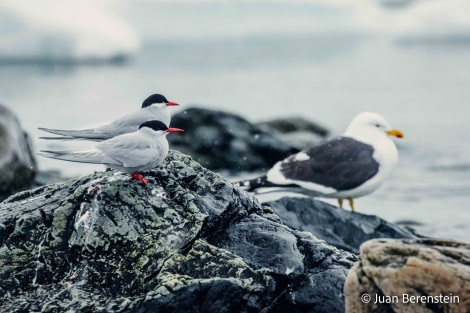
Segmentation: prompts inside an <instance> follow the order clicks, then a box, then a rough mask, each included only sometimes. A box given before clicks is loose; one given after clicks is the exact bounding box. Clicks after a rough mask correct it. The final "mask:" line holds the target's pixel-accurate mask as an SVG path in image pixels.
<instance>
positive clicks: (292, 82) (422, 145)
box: [0, 4, 470, 241]
mask: <svg viewBox="0 0 470 313" xmlns="http://www.w3.org/2000/svg"><path fill="white" fill-rule="evenodd" d="M147 5H150V4H147ZM152 5H155V4H152ZM170 9H171V10H176V9H175V7H171V8H170ZM281 9H282V8H281ZM281 9H279V8H277V9H276V10H274V13H272V14H274V15H276V14H278V11H279V10H281ZM139 10H140V11H136V10H134V11H133V10H131V11H129V12H128V15H129V17H128V18H129V19H131V20H132V19H134V20H140V23H141V24H142V25H140V26H139V24H138V23H137V24H136V25H137V28H139V27H140V28H142V29H146V30H147V32H149V30H148V27H145V25H143V24H145V22H146V21H147V20H148V19H149V16H148V15H149V14H148V13H147V15H145V16H143V17H142V18H141V19H140V17H141V15H139V14H143V13H144V11H148V10H146V9H145V7H144V9H142V8H141V9H139ZM171 10H170V13H171V14H173V15H175V17H178V14H180V13H175V12H176V11H175V12H173V11H171ZM239 10H242V9H240V8H239ZM312 10H313V9H312ZM298 11H301V12H302V14H304V15H305V14H306V13H305V12H304V11H305V10H303V11H302V10H299V9H296V10H294V11H293V12H291V11H289V12H288V13H289V14H290V15H289V16H291V17H292V18H293V17H294V16H295V14H297V13H299V12H298ZM313 11H314V12H313V13H312V14H317V15H321V16H325V15H326V16H328V15H329V14H333V16H336V17H338V16H341V14H342V13H341V12H340V13H336V15H335V14H334V13H331V12H330V11H328V10H326V11H325V10H323V11H322V10H313ZM296 12H297V13H296ZM200 13H201V14H202V13H204V14H206V15H207V16H209V15H208V14H209V13H207V11H204V10H202V9H201V10H200ZM181 14H186V15H187V16H193V15H191V14H192V13H191V12H188V11H184V12H183V13H181ZM299 14H300V13H299ZM203 16H204V15H203ZM302 16H303V15H302ZM302 18H303V19H304V20H305V21H307V18H306V17H305V16H303V17H302ZM300 20H302V19H300ZM159 21H160V22H161V23H171V22H172V19H171V18H167V19H164V20H159ZM173 21H174V22H175V25H177V24H178V23H177V21H176V20H173ZM263 21H264V20H263ZM186 23H188V22H186ZM203 23H204V25H203V26H204V28H203V29H204V30H207V31H208V32H209V30H210V29H211V27H212V28H213V29H217V23H222V18H219V19H216V20H215V21H213V22H212V24H211V22H210V21H207V20H206V21H204V22H203ZM265 23H266V24H267V25H270V24H269V23H272V20H271V19H267V20H266V21H265ZM293 25H294V24H293ZM255 26H256V25H255ZM255 26H253V25H251V26H250V25H249V23H248V26H247V27H248V30H245V29H243V28H241V29H239V28H237V29H235V30H233V31H234V32H235V35H233V34H232V35H227V36H222V35H221V34H219V33H218V31H217V30H214V31H213V32H212V33H209V35H207V36H203V35H200V34H199V35H198V34H191V33H184V32H178V31H175V33H174V36H170V35H168V34H166V35H165V36H163V35H162V36H153V37H152V36H151V35H149V34H148V33H145V32H143V35H142V36H143V39H144V40H143V47H142V49H141V51H140V52H139V53H137V54H136V55H135V57H134V58H133V59H132V60H130V61H129V62H127V63H124V64H122V65H118V66H116V65H100V66H51V65H50V64H49V65H41V64H37V65H25V66H8V65H3V66H1V67H0V101H1V102H2V103H4V104H7V105H8V106H10V107H11V108H12V109H13V110H14V111H15V112H16V113H17V114H18V116H19V117H20V119H21V123H22V125H23V127H24V128H25V130H26V131H27V132H28V133H29V134H30V135H31V137H32V139H33V143H34V146H35V149H36V150H40V149H45V148H47V149H57V148H59V149H61V148H63V147H64V144H63V143H58V142H54V143H50V142H47V141H42V140H39V139H38V137H39V136H40V135H45V134H44V133H41V132H40V131H38V130H37V127H40V126H43V127H52V128H72V129H73V128H83V127H87V126H92V125H96V124H100V123H104V122H106V121H109V120H112V119H114V118H117V117H120V116H122V115H124V114H126V113H127V112H130V111H132V110H136V109H138V108H139V107H140V104H141V102H142V100H143V99H144V98H146V97H147V96H148V95H150V94H151V93H155V92H159V93H162V94H164V95H165V96H167V98H168V99H170V100H171V101H175V102H179V103H180V104H182V106H181V108H179V110H184V108H185V107H189V106H192V105H198V106H202V107H207V108H212V109H220V110H225V111H231V112H234V113H237V114H240V115H242V116H244V117H245V118H247V119H248V120H250V121H253V122H257V121H263V120H268V119H272V118H278V117H287V116H302V117H305V118H308V119H311V120H313V121H317V122H319V123H322V124H323V125H325V126H327V127H329V128H330V129H331V130H332V132H333V133H334V134H340V133H341V132H343V131H344V130H345V128H346V126H347V125H348V123H349V122H350V120H351V119H352V118H353V117H354V116H355V115H356V114H357V113H359V112H362V111H373V112H378V113H380V114H382V115H383V116H384V117H385V118H386V119H387V120H388V121H389V122H390V124H391V125H392V126H393V127H395V128H398V129H400V130H402V131H403V132H404V134H405V138H403V139H397V140H396V143H397V145H398V148H399V151H400V152H399V153H400V160H399V163H398V166H397V168H396V170H395V172H394V173H393V175H392V177H391V178H390V179H389V180H388V181H387V182H386V183H385V184H384V186H383V187H382V188H381V189H379V190H378V191H377V192H375V193H373V194H372V195H369V196H366V197H363V198H359V199H357V200H356V209H357V211H359V212H362V213H367V214H375V215H378V216H380V217H382V218H385V219H387V220H389V221H391V222H412V223H413V224H416V223H418V224H419V225H417V226H416V228H417V230H418V231H420V232H421V233H423V234H426V235H429V236H435V237H443V238H452V239H458V240H465V241H470V192H469V191H470V140H469V135H470V125H469V123H468V116H469V115H470V106H469V103H470V89H469V88H468V86H469V84H470V71H468V68H470V58H469V57H468V56H469V55H470V45H467V44H466V43H459V42H454V43H450V44H449V43H448V42H447V43H439V42H437V43H433V44H416V45H404V44H400V43H399V41H398V40H396V39H395V38H394V37H390V36H383V35H378V34H371V33H366V32H358V31H356V30H348V29H347V28H341V29H340V30H335V31H333V30H330V29H329V28H328V27H324V28H322V31H321V32H298V31H289V29H287V30H286V31H284V32H281V31H277V28H279V27H278V26H276V27H277V28H276V27H275V25H274V26H272V29H273V31H264V32H262V31H260V32H253V31H251V28H250V27H252V28H256V27H255ZM175 27H176V26H175ZM240 27H241V26H240ZM270 29H271V28H270ZM174 112H176V111H174ZM85 145H86V144H83V143H81V144H73V145H71V146H72V147H84V146H85ZM69 146H70V145H66V147H69ZM38 162H39V166H40V168H41V169H43V170H50V169H59V170H60V171H61V172H62V173H63V174H65V175H68V176H77V175H84V174H87V173H90V172H92V171H93V170H101V169H103V167H101V166H92V165H81V164H73V163H66V162H62V161H56V160H49V159H44V158H38ZM256 174H257V173H253V176H255V175H256ZM244 175H249V173H244ZM278 196H280V195H273V194H271V195H269V199H272V198H273V197H274V198H276V197H278ZM261 200H267V198H261ZM327 201H329V202H332V203H334V201H331V200H327Z"/></svg>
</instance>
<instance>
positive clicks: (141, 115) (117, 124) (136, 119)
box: [96, 107, 170, 138]
mask: <svg viewBox="0 0 470 313" xmlns="http://www.w3.org/2000/svg"><path fill="white" fill-rule="evenodd" d="M152 120H158V121H161V122H163V123H164V124H165V125H167V126H169V123H170V115H169V113H168V110H167V109H166V107H161V108H160V107H148V108H143V109H140V110H139V111H136V112H134V113H131V114H129V115H126V116H124V117H121V118H119V119H117V120H115V121H113V122H111V123H109V124H106V125H103V126H100V127H98V128H96V130H97V131H98V132H100V133H105V134H108V135H109V136H108V138H112V137H115V136H118V135H122V134H127V133H133V132H136V131H138V130H139V126H140V125H141V124H142V123H145V122H148V121H152Z"/></svg>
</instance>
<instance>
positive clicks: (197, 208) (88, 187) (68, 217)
mask: <svg viewBox="0 0 470 313" xmlns="http://www.w3.org/2000/svg"><path fill="white" fill-rule="evenodd" d="M146 177H147V178H149V179H150V181H151V182H150V183H149V185H147V186H144V185H142V183H140V182H137V181H135V180H131V179H130V177H129V175H126V174H122V173H119V172H115V171H111V170H109V171H106V172H98V173H95V174H93V175H89V176H87V177H84V178H81V179H76V180H71V181H68V182H66V183H61V184H55V185H47V186H43V187H40V188H37V189H34V190H30V191H24V192H20V193H18V194H16V195H14V196H11V197H10V198H8V199H7V200H5V201H4V202H2V203H1V204H0V244H1V246H0V311H1V312H2V313H6V312H39V311H41V312H139V313H144V312H217V313H219V312H265V313H269V312H343V311H344V297H343V284H344V282H345V279H346V275H347V272H348V270H349V268H350V267H351V266H352V264H353V263H354V262H355V261H357V257H356V256H355V255H353V254H351V253H348V252H345V251H340V250H338V249H336V248H335V247H332V246H330V245H328V244H326V243H325V242H324V241H321V240H318V239H316V238H315V237H314V236H312V235H311V234H309V233H307V232H299V231H296V230H292V229H291V228H289V227H287V226H285V225H283V224H282V223H281V221H280V219H279V217H278V216H277V215H275V214H274V213H273V211H272V210H271V209H270V208H269V207H263V206H261V205H260V204H259V203H258V201H257V200H256V199H255V198H254V197H252V196H250V195H249V194H247V193H245V192H244V191H242V190H241V189H239V188H238V187H234V186H233V185H232V184H231V183H230V182H228V181H227V180H226V179H224V178H223V177H221V176H220V175H218V174H215V173H213V172H210V171H208V170H206V169H204V168H203V167H202V166H200V165H199V164H198V163H196V162H195V161H193V160H192V159H191V158H190V157H188V156H185V155H183V154H181V153H179V152H175V151H170V153H169V155H168V156H167V158H166V160H165V161H164V162H163V164H162V165H161V166H160V167H158V168H156V169H154V170H152V171H150V172H148V173H146Z"/></svg>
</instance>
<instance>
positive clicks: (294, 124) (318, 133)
mask: <svg viewBox="0 0 470 313" xmlns="http://www.w3.org/2000/svg"><path fill="white" fill-rule="evenodd" d="M256 126H259V127H261V128H262V129H264V130H266V131H267V132H269V133H272V134H274V135H275V136H276V137H278V138H280V139H281V140H283V141H286V142H288V143H289V144H290V145H292V146H294V147H296V148H297V149H299V150H303V149H305V148H307V147H310V146H311V145H313V144H315V143H317V142H319V141H321V140H323V139H324V138H325V137H327V136H328V135H329V133H330V131H329V130H328V129H327V128H326V127H324V126H322V125H319V124H316V123H313V122H311V121H308V120H306V119H304V118H300V117H287V118H279V119H275V120H270V121H265V122H261V123H257V124H256Z"/></svg>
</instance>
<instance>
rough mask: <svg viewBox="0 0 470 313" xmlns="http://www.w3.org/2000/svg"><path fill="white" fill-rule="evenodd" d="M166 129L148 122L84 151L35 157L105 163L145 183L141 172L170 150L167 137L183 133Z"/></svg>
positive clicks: (160, 159)
mask: <svg viewBox="0 0 470 313" xmlns="http://www.w3.org/2000/svg"><path fill="white" fill-rule="evenodd" d="M182 131H183V130H182V129H179V128H168V127H167V126H166V125H165V124H164V123H163V122H161V121H147V122H144V123H142V124H141V125H140V126H139V129H138V130H137V131H135V132H133V133H128V134H123V135H119V136H116V137H114V138H111V139H108V140H104V141H101V142H98V143H95V144H94V146H93V147H91V148H90V149H88V150H83V151H41V152H39V153H38V154H39V155H41V156H44V157H47V158H51V159H58V160H63V161H70V162H79V163H92V164H104V165H105V166H106V167H111V168H114V169H117V170H119V171H121V172H125V173H130V174H132V178H134V179H137V180H139V181H142V182H143V183H144V184H147V183H148V180H147V179H145V178H144V177H143V176H142V175H141V174H140V172H142V171H148V170H150V169H152V168H155V167H157V166H158V165H159V164H160V163H161V162H162V161H163V160H164V159H165V157H166V155H167V153H168V149H169V145H168V140H167V139H166V135H168V134H169V133H173V132H182Z"/></svg>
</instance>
